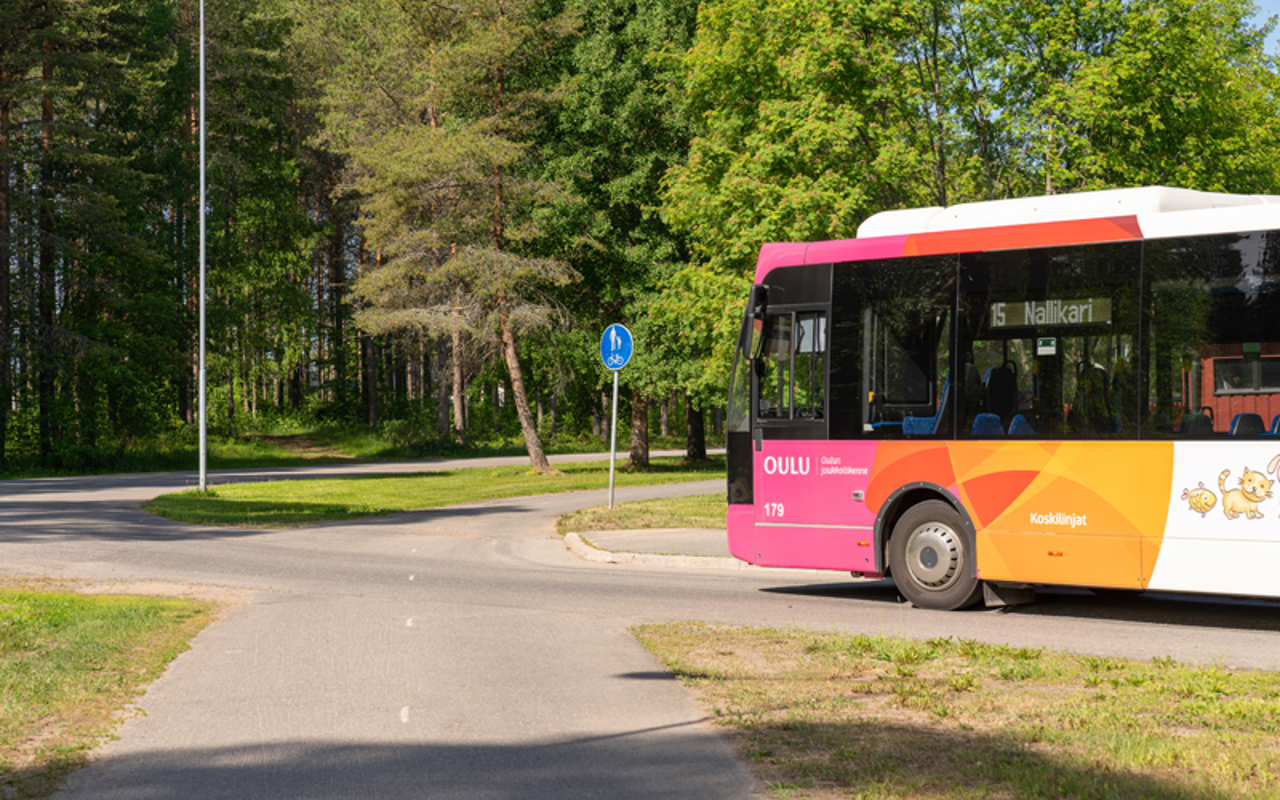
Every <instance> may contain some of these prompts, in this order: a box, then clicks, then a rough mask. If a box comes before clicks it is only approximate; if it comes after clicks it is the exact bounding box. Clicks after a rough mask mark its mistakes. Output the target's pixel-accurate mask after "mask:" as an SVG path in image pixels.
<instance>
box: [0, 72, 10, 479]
mask: <svg viewBox="0 0 1280 800" xmlns="http://www.w3.org/2000/svg"><path fill="white" fill-rule="evenodd" d="M8 86H9V70H8V68H7V67H5V66H3V65H0V95H3V94H7V92H8ZM10 104H11V103H10V101H9V99H8V98H7V97H5V98H4V99H3V100H0V472H3V471H4V469H5V440H6V438H7V436H8V432H9V406H10V404H11V403H12V401H13V378H12V377H11V376H10V373H9V329H10V321H9V320H10V309H11V307H12V303H11V301H10V299H9V258H10V255H9V254H10V252H11V251H12V245H11V239H10V233H9V107H10Z"/></svg>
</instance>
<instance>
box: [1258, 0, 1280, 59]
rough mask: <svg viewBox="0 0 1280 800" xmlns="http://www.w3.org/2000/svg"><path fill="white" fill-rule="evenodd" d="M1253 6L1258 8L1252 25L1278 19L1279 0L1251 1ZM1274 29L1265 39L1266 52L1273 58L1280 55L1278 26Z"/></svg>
mask: <svg viewBox="0 0 1280 800" xmlns="http://www.w3.org/2000/svg"><path fill="white" fill-rule="evenodd" d="M1253 4H1254V5H1255V6H1257V7H1258V13H1257V14H1256V15H1255V16H1254V23H1255V24H1257V25H1261V24H1262V23H1264V22H1266V21H1267V18H1269V17H1280V0H1253ZM1276 28H1277V30H1274V31H1272V32H1271V35H1270V36H1268V37H1267V52H1268V53H1270V54H1271V55H1273V56H1275V55H1280V24H1277V26H1276Z"/></svg>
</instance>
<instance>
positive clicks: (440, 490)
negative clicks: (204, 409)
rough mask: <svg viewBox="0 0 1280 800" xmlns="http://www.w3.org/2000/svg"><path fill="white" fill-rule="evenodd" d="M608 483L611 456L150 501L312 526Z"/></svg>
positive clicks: (205, 514) (648, 477)
mask: <svg viewBox="0 0 1280 800" xmlns="http://www.w3.org/2000/svg"><path fill="white" fill-rule="evenodd" d="M723 477H724V458H723V457H722V456H721V457H713V458H711V459H710V460H708V461H707V462H706V463H704V464H696V465H687V464H684V463H682V462H681V461H680V460H679V459H675V458H666V459H654V460H653V462H652V466H651V467H650V469H648V470H645V471H630V470H627V469H622V468H620V469H618V471H617V475H616V479H615V484H616V485H617V486H619V487H625V486H646V485H653V484H661V483H678V482H682V481H698V480H706V479H710V478H723ZM608 485H609V463H608V461H594V462H586V463H577V464H563V465H560V466H559V467H558V468H557V473H556V474H552V475H538V474H536V473H534V472H532V471H531V470H530V469H529V468H528V467H497V468H489V469H484V468H471V469H459V470H450V471H444V472H424V473H419V474H415V475H398V476H370V477H360V478H335V479H323V480H303V481H276V482H270V483H237V484H231V485H227V486H221V487H215V488H214V489H213V490H212V491H210V492H209V493H208V494H203V495H202V494H200V493H199V492H198V491H194V490H192V491H186V492H177V493H174V494H167V495H161V496H160V497H157V498H156V499H154V500H152V501H151V502H149V503H147V504H146V505H145V506H144V508H146V509H147V510H148V511H150V512H152V513H154V514H158V515H160V516H162V517H167V518H169V519H173V520H177V521H180V522H190V523H195V524H199V525H220V526H238V527H286V526H292V525H313V524H316V523H320V522H334V521H343V520H351V519H360V518H363V517H370V516H380V515H383V514H390V513H393V512H397V511H412V510H417V509H425V508H439V507H441V506H448V505H455V504H458V503H470V502H476V501H480V500H495V499H501V498H505V497H520V496H524V495H534V494H551V493H556V492H572V491H579V490H584V489H603V488H606V487H608Z"/></svg>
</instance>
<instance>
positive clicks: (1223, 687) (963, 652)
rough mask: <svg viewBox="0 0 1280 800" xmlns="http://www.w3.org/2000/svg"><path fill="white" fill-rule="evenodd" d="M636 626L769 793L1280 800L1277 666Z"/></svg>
mask: <svg viewBox="0 0 1280 800" xmlns="http://www.w3.org/2000/svg"><path fill="white" fill-rule="evenodd" d="M636 634H637V636H638V638H639V639H640V641H641V642H643V643H644V644H645V645H646V646H647V647H648V648H649V649H650V650H651V651H652V652H653V653H654V654H655V655H657V656H658V657H659V658H660V659H661V660H662V662H663V663H664V664H666V666H667V668H668V669H670V670H671V671H672V673H674V674H675V676H676V677H677V678H679V679H680V680H681V681H682V682H684V684H685V685H686V686H688V687H689V688H690V689H692V690H693V691H694V693H695V694H696V695H697V697H698V698H699V700H700V702H701V703H702V704H703V706H704V707H705V708H706V709H707V711H708V714H709V715H710V716H711V717H712V718H713V719H714V720H715V722H716V724H717V725H719V726H720V727H721V728H722V729H723V730H724V731H725V732H726V733H728V734H730V736H731V738H732V739H733V740H734V742H735V743H736V744H737V746H738V748H739V750H740V752H741V753H742V755H743V756H744V758H745V759H746V760H747V761H748V763H749V764H750V765H751V766H752V768H753V769H754V771H755V773H756V774H757V775H758V776H759V777H760V779H761V781H762V782H763V783H764V785H765V786H767V787H768V790H769V794H770V796H772V797H778V798H820V799H821V800H828V798H864V799H865V800H870V799H872V798H875V799H876V800H889V798H903V799H904V800H905V798H913V799H914V798H926V799H930V798H932V799H936V800H971V799H972V800H977V799H978V798H1035V799H1039V798H1043V799H1044V800H1051V799H1052V800H1057V799H1058V798H1093V799H1094V800H1130V799H1131V798H1167V799H1168V800H1192V798H1197V799H1198V800H1208V799H1212V798H1223V800H1225V799H1226V798H1257V799H1258V800H1262V798H1273V799H1274V798H1276V797H1277V796H1280V788H1278V787H1280V747H1278V746H1277V742H1280V675H1277V674H1275V673H1270V672H1258V671H1243V670H1241V671H1237V670H1228V669H1224V668H1221V667H1214V666H1210V667H1201V666H1188V665H1184V664H1178V663H1175V662H1174V661H1173V660H1172V659H1168V658H1161V659H1156V660H1154V661H1151V662H1140V661H1129V660H1125V659H1113V658H1098V657H1090V656H1076V655H1067V654H1060V653H1051V652H1046V651H1043V650H1039V649H1023V648H1012V647H1007V646H1000V645H988V644H982V643H979V642H975V641H970V640H956V639H935V640H930V641H925V642H922V641H912V640H907V639H891V638H883V637H878V636H861V635H841V634H817V633H813V632H808V631H801V630H768V629H757V628H741V627H729V626H721V625H707V624H702V623H674V624H666V625H647V626H642V627H640V628H637V629H636Z"/></svg>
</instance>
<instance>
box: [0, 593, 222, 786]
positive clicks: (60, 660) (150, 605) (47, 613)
mask: <svg viewBox="0 0 1280 800" xmlns="http://www.w3.org/2000/svg"><path fill="white" fill-rule="evenodd" d="M47 588H48V585H47V584H43V583H39V582H33V581H17V580H12V579H5V580H4V581H3V582H0V797H4V798H30V797H41V796H44V795H47V794H49V793H50V792H51V791H52V790H53V788H54V786H55V784H56V782H57V781H58V779H59V778H61V777H62V776H63V775H65V774H66V773H67V772H69V771H70V770H72V769H75V768H76V767H78V766H81V765H82V764H84V763H85V760H86V758H87V756H88V752H89V750H90V749H91V748H92V747H94V746H95V745H96V744H98V743H99V742H101V741H102V740H103V739H104V738H105V737H107V736H108V735H109V734H110V732H111V730H112V729H113V728H114V727H115V725H116V724H117V723H118V721H119V715H120V712H121V711H122V710H123V709H124V708H125V707H126V706H127V705H128V703H130V702H131V701H132V700H133V699H134V698H135V697H136V696H137V695H139V694H140V693H141V692H142V689H143V688H144V687H145V686H146V685H147V684H148V683H150V682H151V681H153V680H155V679H156V678H157V677H159V675H160V674H161V673H162V672H163V671H164V669H165V666H166V665H167V664H168V663H169V662H170V661H171V660H172V659H173V658H174V657H175V656H177V655H178V653H180V652H182V651H183V650H185V649H186V647H187V642H188V641H189V640H190V639H191V637H193V636H194V635H195V634H196V633H197V632H198V631H199V630H200V629H201V628H202V627H204V626H205V625H206V624H207V623H208V622H209V620H210V614H211V607H210V606H209V605H208V604H206V603H201V602H197V601H193V600H179V599H161V598H148V597H124V596H86V595H80V594H75V593H72V592H69V591H65V590H63V591H46V590H44V589H47ZM59 588H62V589H65V588H66V587H59Z"/></svg>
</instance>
